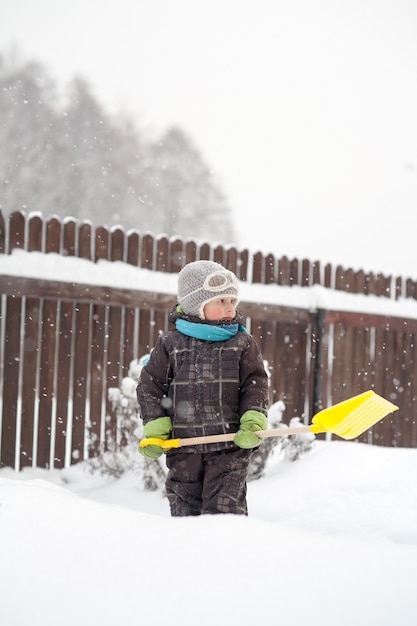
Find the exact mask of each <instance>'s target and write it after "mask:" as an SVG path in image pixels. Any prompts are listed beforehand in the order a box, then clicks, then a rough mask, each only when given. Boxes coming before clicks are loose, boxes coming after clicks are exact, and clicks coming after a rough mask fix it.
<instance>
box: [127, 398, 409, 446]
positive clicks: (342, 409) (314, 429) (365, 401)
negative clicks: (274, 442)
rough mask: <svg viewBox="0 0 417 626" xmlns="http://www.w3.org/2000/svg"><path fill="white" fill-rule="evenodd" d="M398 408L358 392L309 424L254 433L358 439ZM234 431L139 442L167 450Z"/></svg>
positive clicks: (218, 438)
mask: <svg viewBox="0 0 417 626" xmlns="http://www.w3.org/2000/svg"><path fill="white" fill-rule="evenodd" d="M397 410H398V407H397V406H396V405H395V404H392V402H389V401H388V400H385V398H382V397H381V396H379V395H378V394H376V393H375V392H374V391H372V390H371V391H365V392H364V393H361V394H359V395H358V396H354V397H353V398H349V400H344V401H343V402H339V403H338V404H335V405H334V406H331V407H329V408H327V409H323V410H322V411H320V412H319V413H317V414H316V415H315V416H314V417H313V419H312V424H310V425H309V426H296V427H294V428H287V427H286V428H271V429H270V430H258V431H256V433H255V434H256V435H257V436H258V437H260V438H261V439H266V438H267V437H284V436H287V435H299V434H302V433H333V434H334V435H338V436H339V437H342V438H343V439H355V438H356V437H359V435H361V434H362V433H363V432H365V430H368V428H370V427H371V426H373V425H374V424H376V423H377V422H379V421H380V420H381V419H382V418H383V417H385V416H386V415H388V414H389V413H393V412H394V411H397ZM235 434H236V433H228V434H222V435H206V436H204V437H187V438H183V439H167V440H166V441H164V440H163V439H157V438H155V437H150V438H148V439H142V441H141V442H140V444H139V445H140V447H141V448H144V447H146V446H150V445H158V446H161V448H164V450H169V449H171V448H182V447H183V446H196V445H199V444H205V443H216V442H219V441H233V439H234V437H235Z"/></svg>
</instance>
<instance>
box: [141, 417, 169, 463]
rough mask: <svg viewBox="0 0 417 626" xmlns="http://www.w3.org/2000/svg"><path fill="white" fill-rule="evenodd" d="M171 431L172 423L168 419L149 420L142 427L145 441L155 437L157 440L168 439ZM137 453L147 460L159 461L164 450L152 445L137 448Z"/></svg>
mask: <svg viewBox="0 0 417 626" xmlns="http://www.w3.org/2000/svg"><path fill="white" fill-rule="evenodd" d="M171 431H172V421H171V418H170V417H157V418H156V419H154V420H151V421H150V422H148V423H147V424H145V426H144V427H143V436H144V438H145V439H148V438H150V437H157V438H158V439H164V440H165V439H168V437H169V436H170V434H171ZM138 452H139V453H140V454H142V456H146V457H148V459H159V457H160V456H161V455H162V454H163V452H164V449H163V448H162V447H161V446H157V445H155V444H152V445H150V446H144V447H143V448H142V447H140V446H139V448H138Z"/></svg>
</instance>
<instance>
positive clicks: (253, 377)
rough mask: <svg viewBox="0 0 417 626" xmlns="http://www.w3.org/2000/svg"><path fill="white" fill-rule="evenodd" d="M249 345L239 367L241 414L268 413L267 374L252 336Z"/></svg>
mask: <svg viewBox="0 0 417 626" xmlns="http://www.w3.org/2000/svg"><path fill="white" fill-rule="evenodd" d="M248 339H249V345H248V348H247V350H246V351H245V352H244V353H243V355H242V360H241V367H240V405H239V413H240V416H242V415H243V414H244V413H245V412H246V411H249V410H255V411H260V412H261V413H263V414H264V415H267V413H268V407H269V389H268V385H269V383H268V374H267V373H266V370H265V365H264V361H263V358H262V355H261V352H260V350H259V347H258V345H257V343H256V341H255V340H254V338H253V337H252V336H249V338H248Z"/></svg>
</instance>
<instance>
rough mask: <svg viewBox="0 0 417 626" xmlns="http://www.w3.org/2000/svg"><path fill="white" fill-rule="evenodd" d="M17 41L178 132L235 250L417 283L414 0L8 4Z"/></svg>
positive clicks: (9, 36) (4, 23)
mask: <svg viewBox="0 0 417 626" xmlns="http://www.w3.org/2000/svg"><path fill="white" fill-rule="evenodd" d="M0 20H1V29H0V52H3V53H6V52H8V51H10V46H11V45H12V44H13V45H15V46H16V47H17V48H18V49H19V50H20V53H21V54H22V56H23V58H24V59H27V58H31V57H34V58H35V59H37V60H39V61H41V62H42V63H44V64H45V65H46V66H47V68H48V69H49V70H50V72H51V74H52V76H53V77H54V78H55V79H56V80H58V81H62V84H65V83H66V82H68V81H69V80H70V78H71V77H73V76H74V75H75V74H81V75H82V76H84V77H85V78H86V79H87V80H88V81H89V82H90V83H91V85H92V86H93V89H94V91H95V93H96V95H97V96H98V98H99V99H100V101H101V102H103V103H104V104H105V105H106V106H107V107H108V108H109V110H112V111H116V110H120V109H122V110H125V111H128V112H130V113H131V114H132V116H133V117H134V118H135V119H136V120H137V122H138V124H139V126H140V127H141V128H147V127H150V128H151V129H153V130H154V131H155V132H159V131H162V130H164V129H165V128H166V127H167V126H168V125H171V124H178V125H180V126H181V127H182V128H183V129H184V130H185V131H186V132H187V133H188V134H189V136H190V138H191V139H192V141H193V142H194V143H195V145H196V146H197V147H198V148H199V149H200V150H201V152H202V154H203V156H204V158H205V160H206V161H207V162H208V163H209V164H210V166H211V167H212V169H213V170H214V172H215V173H216V175H217V177H218V179H219V180H220V183H221V185H222V187H223V189H224V191H225V193H226V195H227V197H228V199H229V203H230V204H231V206H232V207H233V210H234V214H235V215H236V220H237V221H238V231H239V233H240V237H239V240H238V242H237V243H238V245H240V246H241V247H242V246H249V247H250V248H251V249H252V250H255V249H256V250H258V249H262V250H263V251H264V252H273V253H274V254H276V255H278V256H280V255H281V254H287V255H290V256H298V257H307V258H311V259H312V260H313V259H321V260H324V261H332V262H334V263H341V264H343V265H345V266H353V267H355V268H359V267H362V268H363V269H372V270H375V271H378V270H381V271H383V272H385V273H390V272H393V273H401V274H403V275H404V274H407V275H410V276H413V277H417V267H416V266H417V264H416V254H415V235H416V232H417V113H416V112H417V36H416V33H417V2H416V1H415V0H346V1H341V0H340V1H338V0H314V1H313V0H286V1H283V0H257V1H256V2H252V1H248V0H210V1H206V2H202V1H199V0H175V2H174V1H173V0H117V1H116V0H106V1H105V2H103V1H100V0H71V2H67V1H64V0H62V1H59V0H36V1H33V0H0Z"/></svg>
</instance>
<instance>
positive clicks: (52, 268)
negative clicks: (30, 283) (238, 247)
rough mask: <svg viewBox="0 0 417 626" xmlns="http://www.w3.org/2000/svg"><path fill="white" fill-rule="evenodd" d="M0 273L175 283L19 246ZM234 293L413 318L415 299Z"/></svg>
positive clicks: (276, 288) (157, 285) (152, 285)
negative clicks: (30, 250) (32, 250)
mask: <svg viewBox="0 0 417 626" xmlns="http://www.w3.org/2000/svg"><path fill="white" fill-rule="evenodd" d="M0 274H2V275H4V276H20V277H25V278H42V279H44V280H53V281H57V282H68V283H79V284H89V285H100V286H104V287H107V288H109V289H112V288H115V289H128V290H132V291H149V292H153V293H161V294H168V295H175V294H176V289H177V274H176V273H175V274H173V273H169V272H160V271H156V270H149V269H144V268H140V267H135V266H133V265H130V264H128V263H125V262H123V261H108V260H105V259H99V260H98V261H97V262H93V261H90V260H87V259H82V258H78V257H69V256H63V255H61V254H57V253H49V254H44V253H42V252H27V251H25V250H20V249H15V250H13V251H12V254H10V255H3V256H2V257H1V258H0ZM240 294H241V300H242V302H253V303H262V304H265V305H268V304H269V305H276V306H287V307H296V308H302V309H308V310H317V309H327V310H332V311H351V312H357V313H371V314H374V315H384V316H394V317H404V318H410V319H417V301H416V300H414V299H412V298H404V297H400V298H398V299H397V300H393V299H390V298H386V297H383V296H376V295H372V294H371V295H364V294H357V293H348V292H344V291H340V290H336V289H331V288H326V287H323V286H322V285H312V286H311V287H301V286H299V285H293V286H292V287H289V286H285V285H277V284H275V283H270V284H268V285H264V284H258V283H248V282H245V281H240Z"/></svg>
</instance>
